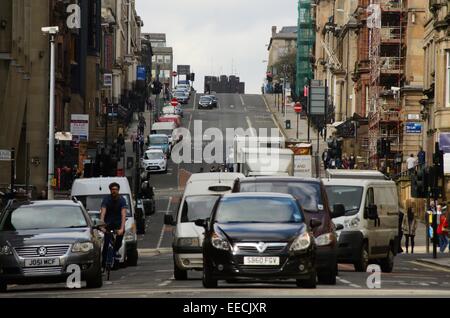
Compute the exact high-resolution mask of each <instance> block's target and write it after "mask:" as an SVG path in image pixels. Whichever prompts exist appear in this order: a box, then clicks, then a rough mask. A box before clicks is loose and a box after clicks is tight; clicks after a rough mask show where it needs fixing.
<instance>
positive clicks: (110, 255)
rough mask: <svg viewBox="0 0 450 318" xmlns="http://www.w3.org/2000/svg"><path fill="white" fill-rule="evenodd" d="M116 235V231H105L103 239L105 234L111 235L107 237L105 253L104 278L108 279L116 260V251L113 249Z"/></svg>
mask: <svg viewBox="0 0 450 318" xmlns="http://www.w3.org/2000/svg"><path fill="white" fill-rule="evenodd" d="M116 235H117V233H116V231H113V230H111V231H108V232H106V233H105V239H106V237H107V236H111V237H110V238H109V243H108V251H107V253H106V262H105V271H106V280H108V281H109V276H110V273H111V270H112V269H113V268H114V265H115V261H116V251H115V244H116Z"/></svg>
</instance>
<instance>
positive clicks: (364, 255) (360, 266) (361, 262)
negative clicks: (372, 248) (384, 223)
mask: <svg viewBox="0 0 450 318" xmlns="http://www.w3.org/2000/svg"><path fill="white" fill-rule="evenodd" d="M353 265H354V266H355V271H357V272H365V271H366V270H367V266H369V252H368V247H367V243H364V244H363V245H362V247H361V250H360V253H359V259H358V261H357V262H356V263H354V264H353Z"/></svg>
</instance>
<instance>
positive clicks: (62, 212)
mask: <svg viewBox="0 0 450 318" xmlns="http://www.w3.org/2000/svg"><path fill="white" fill-rule="evenodd" d="M100 223H102V222H93V221H92V219H91V218H90V216H89V215H88V213H87V212H86V210H85V209H84V207H83V205H82V204H81V203H79V202H76V201H40V202H22V203H12V204H9V205H8V206H7V207H6V209H5V210H4V211H3V213H2V214H1V216H0V292H6V291H7V285H8V284H38V283H59V282H65V281H66V280H67V278H68V277H69V276H70V274H72V270H73V269H72V268H76V269H79V270H80V273H81V280H82V281H86V283H87V287H88V288H99V287H101V286H102V285H103V278H102V269H101V236H100V234H99V227H100V226H102V224H100ZM70 265H75V266H70Z"/></svg>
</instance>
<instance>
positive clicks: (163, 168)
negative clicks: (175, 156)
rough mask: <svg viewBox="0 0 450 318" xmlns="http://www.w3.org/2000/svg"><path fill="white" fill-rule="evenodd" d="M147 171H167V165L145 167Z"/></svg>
mask: <svg viewBox="0 0 450 318" xmlns="http://www.w3.org/2000/svg"><path fill="white" fill-rule="evenodd" d="M145 171H147V172H161V171H166V167H165V166H164V167H160V166H153V167H147V168H145Z"/></svg>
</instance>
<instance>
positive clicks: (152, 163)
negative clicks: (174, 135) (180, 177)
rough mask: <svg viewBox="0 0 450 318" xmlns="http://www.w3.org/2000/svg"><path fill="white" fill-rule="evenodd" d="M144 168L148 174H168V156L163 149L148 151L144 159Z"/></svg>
mask: <svg viewBox="0 0 450 318" xmlns="http://www.w3.org/2000/svg"><path fill="white" fill-rule="evenodd" d="M142 167H143V168H144V169H145V171H148V172H167V156H166V155H165V154H164V151H163V150H162V149H150V150H147V151H146V152H145V154H144V158H142Z"/></svg>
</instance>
